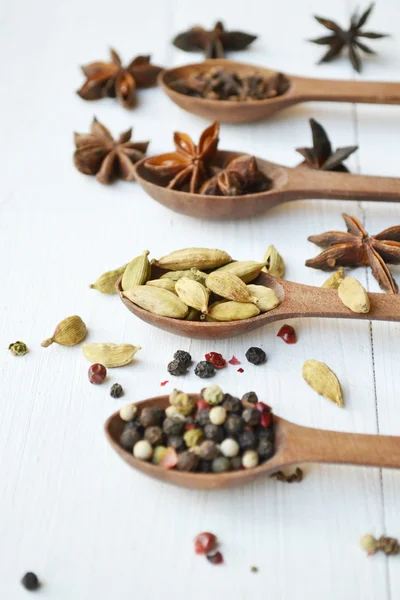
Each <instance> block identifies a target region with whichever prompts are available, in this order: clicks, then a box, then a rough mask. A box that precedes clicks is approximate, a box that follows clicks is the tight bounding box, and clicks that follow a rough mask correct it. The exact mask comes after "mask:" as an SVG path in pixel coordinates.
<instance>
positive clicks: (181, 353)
mask: <svg viewBox="0 0 400 600" xmlns="http://www.w3.org/2000/svg"><path fill="white" fill-rule="evenodd" d="M174 358H175V360H179V362H180V363H182V364H183V365H185V367H186V368H188V367H190V365H191V364H192V357H191V356H190V354H189V352H186V351H185V350H177V351H176V352H175V354H174Z"/></svg>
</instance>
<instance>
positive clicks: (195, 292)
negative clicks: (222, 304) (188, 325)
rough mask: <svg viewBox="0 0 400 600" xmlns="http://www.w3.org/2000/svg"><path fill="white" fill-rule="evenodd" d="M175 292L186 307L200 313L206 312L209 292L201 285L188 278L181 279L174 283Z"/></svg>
mask: <svg viewBox="0 0 400 600" xmlns="http://www.w3.org/2000/svg"><path fill="white" fill-rule="evenodd" d="M165 281H167V280H165ZM175 290H176V293H177V294H178V296H179V298H180V299H181V300H182V302H184V303H185V304H186V305H187V306H190V307H191V308H195V309H196V310H199V311H200V312H202V313H206V312H207V309H208V300H209V298H210V292H209V290H208V289H207V288H205V287H204V285H203V284H202V283H200V282H199V281H194V280H193V279H189V278H188V277H181V278H180V279H178V281H177V282H176V283H175Z"/></svg>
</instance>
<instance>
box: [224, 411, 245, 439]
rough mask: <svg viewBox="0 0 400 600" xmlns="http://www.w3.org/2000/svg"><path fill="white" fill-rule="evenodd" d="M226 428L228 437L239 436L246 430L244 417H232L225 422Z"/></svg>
mask: <svg viewBox="0 0 400 600" xmlns="http://www.w3.org/2000/svg"><path fill="white" fill-rule="evenodd" d="M224 428H225V431H226V433H227V434H228V435H238V434H239V433H241V432H242V431H243V429H244V421H243V419H242V417H239V416H237V415H231V416H230V417H228V418H227V420H226V421H225V424H224Z"/></svg>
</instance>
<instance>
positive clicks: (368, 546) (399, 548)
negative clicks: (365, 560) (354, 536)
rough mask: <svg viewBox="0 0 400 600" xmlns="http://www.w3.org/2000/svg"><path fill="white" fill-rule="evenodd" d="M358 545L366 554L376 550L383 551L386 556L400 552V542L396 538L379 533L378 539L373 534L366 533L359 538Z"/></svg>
mask: <svg viewBox="0 0 400 600" xmlns="http://www.w3.org/2000/svg"><path fill="white" fill-rule="evenodd" d="M360 546H361V548H362V549H363V550H365V551H366V552H367V554H368V556H371V555H372V554H375V552H377V551H378V550H381V551H382V552H384V553H385V554H386V556H394V555H396V554H399V553H400V544H399V542H398V540H397V539H396V538H390V537H386V536H384V535H381V537H380V538H379V540H377V539H375V538H374V536H373V535H371V534H370V533H367V534H366V535H363V537H362V538H361V540H360Z"/></svg>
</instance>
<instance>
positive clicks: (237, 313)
mask: <svg viewBox="0 0 400 600" xmlns="http://www.w3.org/2000/svg"><path fill="white" fill-rule="evenodd" d="M259 314H260V309H259V308H258V307H257V306H256V305H255V304H252V303H246V302H234V301H232V300H231V301H229V302H215V303H214V304H212V305H211V306H210V307H209V308H208V315H207V318H206V321H208V320H211V321H240V320H241V319H251V318H252V317H256V316H257V315H259Z"/></svg>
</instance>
